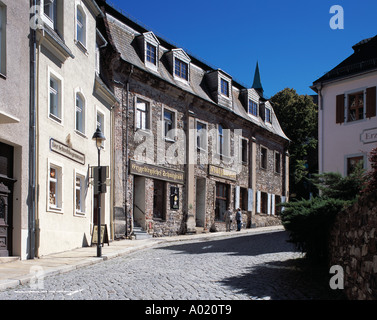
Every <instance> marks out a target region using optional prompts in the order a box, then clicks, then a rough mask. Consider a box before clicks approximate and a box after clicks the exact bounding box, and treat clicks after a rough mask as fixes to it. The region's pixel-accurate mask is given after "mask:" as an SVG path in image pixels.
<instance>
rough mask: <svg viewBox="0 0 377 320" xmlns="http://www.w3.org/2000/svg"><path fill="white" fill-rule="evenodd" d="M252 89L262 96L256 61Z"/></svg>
mask: <svg viewBox="0 0 377 320" xmlns="http://www.w3.org/2000/svg"><path fill="white" fill-rule="evenodd" d="M252 88H254V89H255V90H257V91H259V92H261V93H262V94H263V91H264V90H263V87H262V83H261V80H260V74H259V65H258V61H257V66H256V68H255V74H254V82H253V86H252Z"/></svg>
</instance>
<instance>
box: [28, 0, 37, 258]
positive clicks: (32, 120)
mask: <svg viewBox="0 0 377 320" xmlns="http://www.w3.org/2000/svg"><path fill="white" fill-rule="evenodd" d="M31 5H32V10H33V11H32V15H33V16H34V15H35V14H36V12H35V9H36V0H32V1H31ZM36 50H37V44H36V30H35V29H33V28H30V87H29V90H30V101H29V190H28V193H29V196H28V200H29V201H28V238H29V253H28V258H29V259H34V258H35V251H36V248H35V244H36V238H35V212H36V201H35V196H36V194H35V181H36V180H35V177H36V174H35V171H36V152H35V150H36V146H35V144H36V125H35V124H36V82H37V79H36Z"/></svg>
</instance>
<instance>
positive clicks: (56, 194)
mask: <svg viewBox="0 0 377 320" xmlns="http://www.w3.org/2000/svg"><path fill="white" fill-rule="evenodd" d="M61 172H62V169H61V168H60V167H58V166H55V165H52V164H51V165H50V167H49V173H48V198H49V201H48V207H49V209H57V210H61V208H62V190H61V189H62V181H61V179H62V178H61V177H62V174H61Z"/></svg>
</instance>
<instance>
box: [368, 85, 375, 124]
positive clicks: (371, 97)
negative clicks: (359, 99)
mask: <svg viewBox="0 0 377 320" xmlns="http://www.w3.org/2000/svg"><path fill="white" fill-rule="evenodd" d="M366 116H367V118H371V117H375V116H376V87H371V88H367V110H366Z"/></svg>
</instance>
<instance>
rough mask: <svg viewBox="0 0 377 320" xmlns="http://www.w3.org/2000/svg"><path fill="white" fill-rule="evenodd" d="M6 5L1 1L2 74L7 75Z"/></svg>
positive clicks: (0, 55)
mask: <svg viewBox="0 0 377 320" xmlns="http://www.w3.org/2000/svg"><path fill="white" fill-rule="evenodd" d="M5 21H6V7H5V6H4V5H3V4H1V3H0V74H3V75H5V74H6V71H5V69H6V67H5V63H6V45H5V44H6V43H5V38H6V33H5V30H6V29H5V27H6V23H5Z"/></svg>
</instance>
